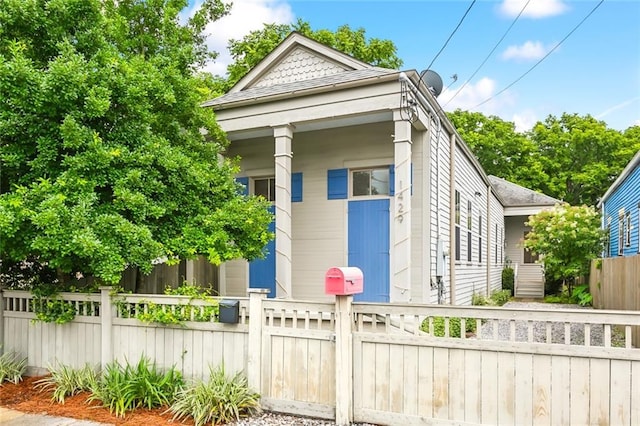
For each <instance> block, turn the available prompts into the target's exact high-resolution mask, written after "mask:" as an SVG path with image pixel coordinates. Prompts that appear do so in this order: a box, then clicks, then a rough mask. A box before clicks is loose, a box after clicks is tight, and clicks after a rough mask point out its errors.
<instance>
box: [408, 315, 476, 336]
mask: <svg viewBox="0 0 640 426" xmlns="http://www.w3.org/2000/svg"><path fill="white" fill-rule="evenodd" d="M432 318H433V335H434V336H435V337H445V323H446V320H445V317H432ZM461 323H462V321H460V318H458V317H450V318H449V337H461V335H460V326H461ZM420 330H422V331H424V332H425V333H429V318H425V319H424V320H423V321H422V324H421V325H420ZM465 331H466V332H467V333H473V332H475V331H476V320H475V319H474V318H466V319H465Z"/></svg>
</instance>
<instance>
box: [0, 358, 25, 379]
mask: <svg viewBox="0 0 640 426" xmlns="http://www.w3.org/2000/svg"><path fill="white" fill-rule="evenodd" d="M26 369H27V358H20V357H19V356H18V354H17V353H15V352H5V353H4V354H2V355H1V356H0V386H2V384H3V383H4V382H11V383H14V384H18V383H19V382H21V381H22V375H23V374H24V372H25V370H26Z"/></svg>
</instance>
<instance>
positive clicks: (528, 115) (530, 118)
mask: <svg viewBox="0 0 640 426" xmlns="http://www.w3.org/2000/svg"><path fill="white" fill-rule="evenodd" d="M508 121H512V122H513V123H514V124H515V125H516V131H518V132H527V131H529V130H531V129H532V128H533V126H534V125H535V124H536V123H537V122H538V121H540V120H539V119H538V117H537V116H536V114H535V113H534V112H533V111H531V110H525V111H522V112H520V113H515V114H513V116H512V117H511V119H510V120H508Z"/></svg>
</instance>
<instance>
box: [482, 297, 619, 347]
mask: <svg viewBox="0 0 640 426" xmlns="http://www.w3.org/2000/svg"><path fill="white" fill-rule="evenodd" d="M504 307H505V308H527V309H531V308H534V309H557V310H562V309H593V308H591V307H583V306H580V305H563V304H557V303H538V302H507V303H506V304H505V305H504ZM496 323H497V327H498V340H509V339H510V325H509V323H510V321H508V320H500V321H497V322H496ZM493 327H494V323H491V322H488V323H486V324H482V331H481V335H480V336H478V338H479V339H483V340H485V339H486V340H491V339H493V332H494V330H493ZM570 330H571V331H570V333H571V344H572V345H584V335H585V333H584V326H583V325H582V324H571V328H570ZM564 333H565V327H564V323H562V322H554V323H552V326H551V343H564V341H565V335H564ZM528 335H529V330H528V321H527V320H526V318H521V319H520V320H517V321H516V327H515V340H516V342H526V341H527V340H528ZM546 336H547V328H546V323H544V322H540V321H534V322H533V341H534V342H537V343H544V342H546ZM590 336H591V339H590V344H591V346H604V343H603V341H604V326H603V325H602V324H591V332H590ZM616 338H618V336H617V335H616V330H612V344H613V345H615V343H616Z"/></svg>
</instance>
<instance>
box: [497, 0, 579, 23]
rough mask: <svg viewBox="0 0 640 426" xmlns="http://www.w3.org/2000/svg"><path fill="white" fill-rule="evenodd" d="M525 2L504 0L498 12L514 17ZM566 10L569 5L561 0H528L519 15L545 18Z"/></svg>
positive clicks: (524, 0)
mask: <svg viewBox="0 0 640 426" xmlns="http://www.w3.org/2000/svg"><path fill="white" fill-rule="evenodd" d="M526 3H527V0H504V1H503V2H502V3H501V4H500V12H501V13H502V14H503V15H505V16H507V17H509V18H515V17H516V16H518V13H520V11H521V10H522V8H523V7H524V5H525V4H526ZM567 10H569V6H567V4H566V3H564V1H563V0H530V1H529V4H528V5H527V7H526V9H525V10H524V12H522V15H521V16H523V17H527V18H533V19H537V18H546V17H548V16H556V15H561V14H562V13H564V12H566V11H567Z"/></svg>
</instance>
